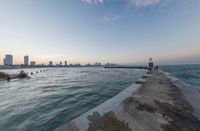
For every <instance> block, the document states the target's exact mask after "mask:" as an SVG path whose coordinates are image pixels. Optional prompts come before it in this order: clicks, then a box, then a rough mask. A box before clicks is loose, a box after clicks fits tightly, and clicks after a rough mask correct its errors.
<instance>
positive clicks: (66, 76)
mask: <svg viewBox="0 0 200 131" xmlns="http://www.w3.org/2000/svg"><path fill="white" fill-rule="evenodd" d="M19 71H20V70H4V72H7V73H9V74H13V73H18V72H19ZM24 71H25V72H27V73H28V75H29V76H30V78H27V79H13V80H11V81H10V82H7V81H0V131H53V130H54V129H55V128H57V127H59V126H61V125H63V124H64V123H66V122H69V121H70V120H72V119H74V118H76V117H78V116H79V115H81V114H83V113H85V112H87V111H89V110H90V109H92V108H94V107H95V106H97V105H99V104H101V103H103V102H105V101H106V100H108V99H110V98H112V97H113V96H115V95H117V94H119V93H120V92H121V91H122V90H124V89H126V88H127V87H129V86H130V85H131V84H132V83H134V82H135V81H136V80H137V79H138V78H140V77H142V75H144V74H145V73H146V72H147V71H146V70H141V69H105V68H103V67H73V68H68V67H67V68H46V69H42V68H40V69H24ZM31 72H32V73H33V75H31Z"/></svg>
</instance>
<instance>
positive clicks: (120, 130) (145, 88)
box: [55, 68, 200, 131]
mask: <svg viewBox="0 0 200 131" xmlns="http://www.w3.org/2000/svg"><path fill="white" fill-rule="evenodd" d="M195 94H196V95H195ZM199 100H200V95H199V91H198V90H195V89H192V88H190V89H188V88H187V87H186V86H185V85H182V84H180V83H179V82H178V80H177V79H173V78H172V77H170V76H169V75H168V74H167V73H165V72H163V71H161V70H158V69H154V68H153V69H152V70H151V71H149V72H148V73H147V74H146V75H145V76H144V77H142V78H140V79H139V80H138V81H137V82H136V83H133V84H132V85H131V86H129V87H128V88H127V89H125V90H124V91H122V92H121V93H119V94H118V95H116V96H114V97H113V98H111V99H109V100H107V101H106V102H104V103H102V104H101V105H99V106H97V107H95V108H93V109H91V110H90V111H88V112H86V113H84V114H82V115H81V116H79V117H77V118H75V119H74V120H72V121H70V122H68V123H66V124H64V125H61V126H60V127H58V128H57V129H55V131H200V107H199Z"/></svg>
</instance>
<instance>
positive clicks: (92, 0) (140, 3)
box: [82, 0, 164, 7]
mask: <svg viewBox="0 0 200 131" xmlns="http://www.w3.org/2000/svg"><path fill="white" fill-rule="evenodd" d="M82 1H83V2H86V3H88V4H92V5H99V4H104V3H105V2H106V1H110V2H112V1H113V2H116V0H82ZM121 1H125V2H128V3H130V4H133V5H135V6H136V7H147V6H152V5H156V4H159V3H160V2H161V1H164V0H121Z"/></svg>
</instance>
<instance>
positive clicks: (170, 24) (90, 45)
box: [0, 0, 200, 64]
mask: <svg viewBox="0 0 200 131" xmlns="http://www.w3.org/2000/svg"><path fill="white" fill-rule="evenodd" d="M199 36H200V1H199V0H0V46H1V48H0V60H1V61H0V63H2V59H3V57H4V55H5V54H7V53H8V54H12V55H14V59H15V63H18V64H20V63H22V61H23V56H24V55H29V56H30V59H31V60H36V61H37V62H38V63H48V61H49V60H53V61H54V63H56V62H58V61H61V60H63V61H64V60H68V61H69V62H72V63H82V64H85V63H88V62H90V63H94V62H96V61H100V62H102V63H106V62H113V63H118V64H135V63H145V62H146V61H148V58H149V57H153V58H154V60H155V61H156V62H157V63H164V64H165V63H166V64H175V63H177V64H179V63H200V37H199Z"/></svg>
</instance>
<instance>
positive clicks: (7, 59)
mask: <svg viewBox="0 0 200 131" xmlns="http://www.w3.org/2000/svg"><path fill="white" fill-rule="evenodd" d="M4 65H7V66H10V65H13V56H12V55H9V54H7V55H6V56H5V58H4Z"/></svg>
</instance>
